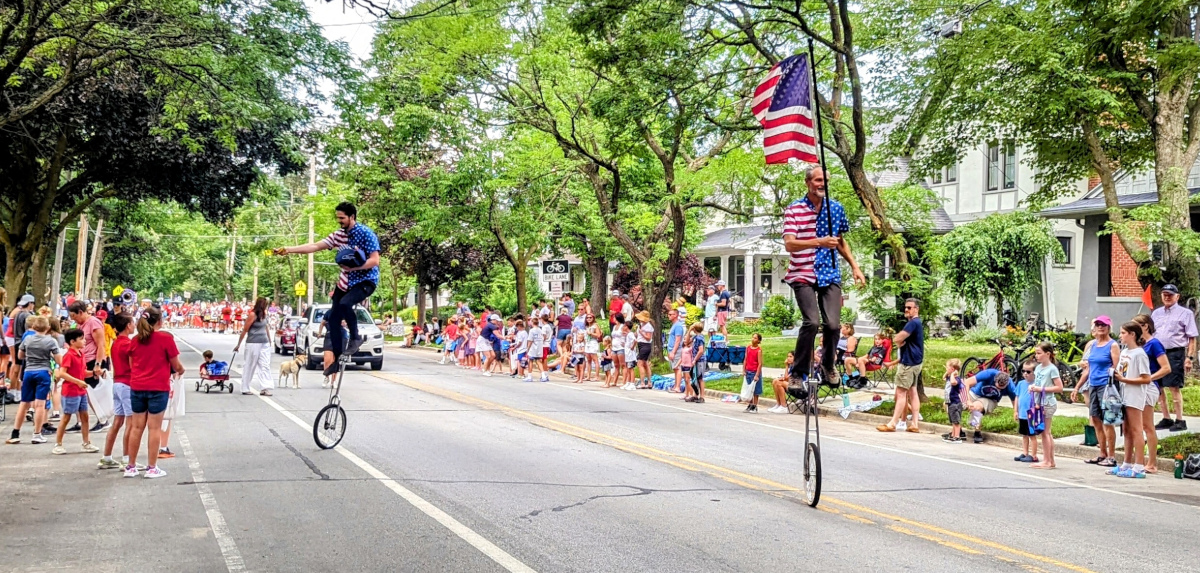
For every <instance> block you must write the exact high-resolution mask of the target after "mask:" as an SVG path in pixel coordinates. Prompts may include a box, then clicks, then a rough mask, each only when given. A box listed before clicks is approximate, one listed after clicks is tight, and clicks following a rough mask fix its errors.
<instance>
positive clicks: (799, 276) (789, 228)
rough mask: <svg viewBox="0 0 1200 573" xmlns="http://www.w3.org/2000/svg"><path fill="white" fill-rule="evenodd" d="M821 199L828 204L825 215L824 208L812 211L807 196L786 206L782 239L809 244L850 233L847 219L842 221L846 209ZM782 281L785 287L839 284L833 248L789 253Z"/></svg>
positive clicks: (833, 201) (839, 277) (840, 277)
mask: <svg viewBox="0 0 1200 573" xmlns="http://www.w3.org/2000/svg"><path fill="white" fill-rule="evenodd" d="M825 200H826V201H827V202H828V204H829V210H828V212H827V211H825V209H824V205H822V207H823V208H822V210H821V211H820V212H818V211H816V210H815V209H814V208H813V204H812V202H811V201H809V200H808V196H807V195H805V196H804V197H803V198H801V199H799V200H798V201H793V202H792V204H791V205H788V206H787V209H784V211H783V236H784V237H785V238H786V237H787V236H788V235H792V236H793V237H795V238H797V239H799V240H801V241H811V240H813V239H816V238H817V237H841V236H843V235H845V234H846V233H848V232H850V220H849V219H847V218H846V209H845V208H843V207H842V204H841V203H838V202H837V201H835V200H833V199H829V198H826V199H825ZM831 218H832V219H833V228H832V232H831V231H830V219H831ZM783 281H784V282H786V283H788V284H791V283H796V282H800V283H807V284H815V285H817V286H819V287H824V286H829V285H831V284H835V283H840V282H842V273H841V271H840V270H839V269H838V262H837V249H829V248H825V247H810V248H807V249H804V250H802V251H797V252H794V253H790V260H789V262H788V272H787V274H786V275H784V277H783Z"/></svg>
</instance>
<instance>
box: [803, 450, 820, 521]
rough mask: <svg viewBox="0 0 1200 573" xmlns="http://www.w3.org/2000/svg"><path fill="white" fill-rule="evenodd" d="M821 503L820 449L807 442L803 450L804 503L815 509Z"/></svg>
mask: <svg viewBox="0 0 1200 573" xmlns="http://www.w3.org/2000/svg"><path fill="white" fill-rule="evenodd" d="M820 501H821V449H820V448H818V447H817V445H816V444H814V443H812V442H809V443H808V447H806V448H805V449H804V503H807V504H808V505H809V506H810V507H816V506H817V503H819V502H820Z"/></svg>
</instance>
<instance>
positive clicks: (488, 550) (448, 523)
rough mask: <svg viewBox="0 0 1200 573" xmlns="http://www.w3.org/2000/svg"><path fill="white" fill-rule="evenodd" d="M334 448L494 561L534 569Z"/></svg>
mask: <svg viewBox="0 0 1200 573" xmlns="http://www.w3.org/2000/svg"><path fill="white" fill-rule="evenodd" d="M259 398H260V399H262V401H263V402H266V403H267V404H269V405H270V406H271V407H272V408H275V409H276V410H278V411H279V413H280V414H283V415H284V417H286V418H287V419H289V420H291V421H293V422H295V423H296V425H297V426H300V427H301V428H303V429H305V430H311V429H312V424H309V423H308V422H305V421H304V420H301V419H300V418H298V417H297V416H296V415H295V414H293V413H291V412H289V411H287V410H286V409H284V407H283V406H280V405H279V404H278V403H277V402H275V401H274V400H272V399H270V398H268V397H266V396H259ZM334 451H336V452H337V453H339V454H342V457H344V458H346V459H347V460H350V462H351V463H353V464H354V465H356V466H358V467H359V469H361V470H363V471H364V472H367V474H368V475H370V476H371V477H373V478H375V479H376V481H378V482H379V483H381V484H383V485H384V487H387V488H388V489H390V490H392V491H393V492H395V493H396V495H399V496H400V497H401V498H403V499H404V501H407V502H408V503H410V504H412V506H413V507H415V508H417V509H419V510H421V513H424V514H425V515H428V516H429V517H432V518H433V519H434V520H435V521H437V522H438V523H440V524H442V526H444V527H445V528H446V529H449V530H450V531H451V532H452V533H454V534H455V535H457V536H459V537H460V538H462V540H463V541H466V542H467V543H469V544H471V547H474V548H475V549H478V550H479V551H480V553H483V554H484V555H487V556H488V557H489V558H491V560H492V561H495V562H496V564H498V565H500V566H501V567H503V568H505V569H506V570H508V571H512V572H514V573H518V572H519V573H534V570H533V568H531V567H529V566H528V565H525V564H524V563H521V562H520V561H519V560H517V558H516V557H513V556H512V555H510V554H509V553H508V552H507V551H505V550H503V549H501V548H500V547H498V546H497V545H496V544H495V543H492V542H491V541H488V540H487V539H485V538H484V537H483V536H482V535H480V534H478V533H476V532H475V531H474V530H473V529H471V528H470V527H467V526H466V525H463V524H462V522H460V521H458V520H457V519H454V518H453V517H451V516H450V514H448V513H446V512H444V511H442V510H441V509H438V508H437V506H435V505H433V504H432V503H429V502H428V501H426V500H425V499H424V498H422V497H421V496H419V495H417V494H416V493H414V492H413V491H412V490H410V489H408V488H406V487H404V486H402V485H400V484H399V483H398V482H396V480H394V479H392V478H390V477H388V476H387V474H385V473H383V472H381V471H379V469H377V468H376V467H375V466H373V465H371V464H369V463H367V461H366V460H363V459H362V458H360V457H358V456H356V455H354V453H352V452H351V451H350V450H347V449H346V448H343V447H342V446H338V447H336V448H334Z"/></svg>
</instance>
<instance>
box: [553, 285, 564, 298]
mask: <svg viewBox="0 0 1200 573" xmlns="http://www.w3.org/2000/svg"><path fill="white" fill-rule="evenodd" d="M564 284H566V283H565V282H561V281H554V282H552V283H550V296H552V297H555V298H558V297H560V296H562V293H563V285H564Z"/></svg>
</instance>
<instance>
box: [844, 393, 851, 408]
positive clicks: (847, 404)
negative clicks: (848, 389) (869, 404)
mask: <svg viewBox="0 0 1200 573" xmlns="http://www.w3.org/2000/svg"><path fill="white" fill-rule="evenodd" d="M842 407H843V408H849V407H850V395H849V394H846V393H844V392H843V393H842Z"/></svg>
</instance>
